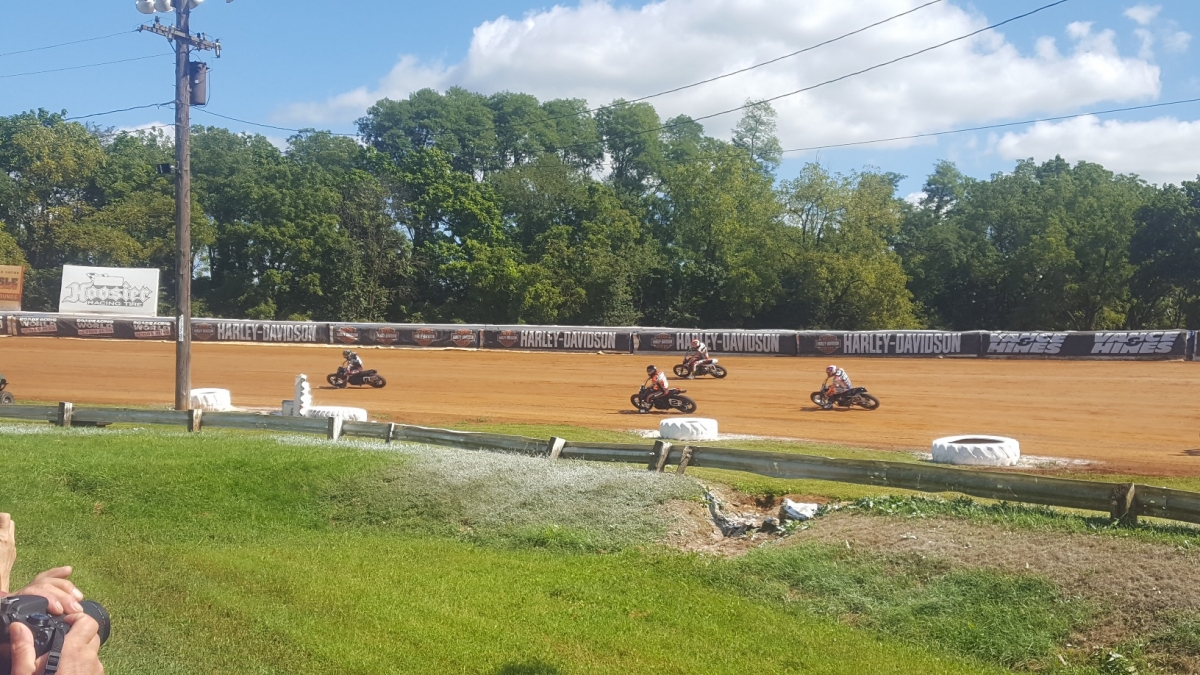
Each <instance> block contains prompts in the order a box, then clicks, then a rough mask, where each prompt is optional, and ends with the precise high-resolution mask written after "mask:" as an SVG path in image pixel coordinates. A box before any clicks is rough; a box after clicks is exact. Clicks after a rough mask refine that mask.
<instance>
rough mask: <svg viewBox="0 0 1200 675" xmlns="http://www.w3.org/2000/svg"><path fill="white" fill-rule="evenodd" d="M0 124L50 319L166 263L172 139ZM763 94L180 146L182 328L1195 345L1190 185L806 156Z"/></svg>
mask: <svg viewBox="0 0 1200 675" xmlns="http://www.w3.org/2000/svg"><path fill="white" fill-rule="evenodd" d="M64 117H65V113H49V112H46V111H44V110H43V111H35V112H29V113H23V114H18V115H13V116H9V117H0V264H18V265H24V266H26V268H27V283H26V291H25V300H24V305H25V308H26V309H28V310H44V311H54V310H55V309H56V308H57V301H58V298H57V294H58V287H59V283H60V279H61V266H62V265H63V264H81V265H99V266H113V267H157V268H159V269H161V270H162V271H163V275H162V278H163V280H164V291H165V292H164V293H163V295H162V300H161V305H162V306H161V308H160V313H162V314H164V315H171V314H174V307H172V305H171V303H172V302H173V298H174V287H173V284H174V254H173V251H174V188H173V180H172V177H171V176H163V175H159V173H158V172H157V171H156V166H157V165H160V164H164V163H170V162H171V161H172V155H173V148H172V145H171V140H170V138H169V137H168V136H167V135H166V134H164V133H163V132H161V131H153V130H150V131H116V130H112V129H104V128H100V127H95V126H85V125H82V124H78V123H75V122H69V121H66V120H65V119H64ZM775 122H776V118H775V112H774V111H773V110H772V109H771V107H770V105H769V104H766V103H761V104H756V105H753V106H751V107H749V108H747V110H746V112H745V114H744V116H743V117H742V119H741V120H740V121H739V122H738V124H737V126H736V128H735V129H734V133H733V135H732V138H731V140H730V141H724V140H720V139H717V138H713V137H711V136H707V135H705V133H704V129H703V127H702V126H701V125H700V124H699V123H697V122H695V121H693V120H691V119H690V118H688V117H686V116H680V117H675V118H672V119H669V120H662V119H661V118H660V116H659V115H658V113H657V112H656V111H655V109H654V108H653V106H651V105H650V104H648V103H644V102H641V103H628V102H624V101H620V100H618V101H616V102H614V103H612V104H611V105H608V106H604V107H601V108H599V109H596V110H589V108H588V104H587V102H586V101H582V100H575V99H559V100H550V101H539V100H538V99H537V98H535V97H533V96H531V95H528V94H518V93H508V92H505V93H500V94H494V95H491V96H485V95H482V94H477V93H473V92H469V91H466V90H463V89H450V90H448V91H446V92H444V93H440V92H436V91H433V90H422V91H418V92H416V93H414V94H412V95H411V96H409V97H408V98H406V99H404V100H389V99H385V100H381V101H379V102H378V103H376V104H375V105H374V106H373V107H371V109H370V110H369V111H368V112H367V114H366V115H365V116H364V117H363V118H362V119H361V120H359V123H358V130H359V134H358V136H357V137H346V136H338V135H334V134H330V133H328V132H321V131H305V132H302V133H299V134H296V135H295V136H293V137H291V138H290V139H288V141H287V143H286V147H284V148H282V149H281V148H279V147H276V145H274V144H272V143H271V142H270V141H269V140H268V139H267V138H265V137H263V136H261V135H252V134H237V133H232V132H230V131H228V130H226V129H222V128H218V127H200V126H197V127H195V128H194V129H193V134H194V135H193V137H192V149H193V155H192V170H193V176H194V179H193V180H194V183H193V204H192V232H193V247H194V251H193V253H194V258H195V262H196V278H195V280H194V282H193V293H194V306H193V312H194V314H195V315H197V316H217V317H228V318H254V319H293V320H347V321H390V322H446V323H450V322H468V323H484V322H487V323H530V324H535V323H543V324H546V323H557V324H575V325H670V326H680V327H705V328H721V327H742V328H831V329H846V330H856V329H877V328H923V327H928V328H946V329H958V330H966V329H1044V330H1060V329H1075V330H1099V329H1108V328H1173V327H1188V328H1200V180H1198V181H1197V182H1184V183H1183V184H1182V185H1180V186H1175V185H1165V186H1155V185H1150V184H1148V183H1146V182H1145V181H1143V180H1141V179H1139V178H1137V177H1136V176H1128V175H1118V174H1114V173H1113V172H1111V171H1108V170H1106V169H1105V168H1104V167H1102V166H1100V165H1097V164H1091V163H1087V162H1080V163H1077V164H1074V165H1072V164H1070V163H1068V162H1067V161H1065V160H1063V159H1061V158H1056V159H1054V160H1051V161H1048V162H1045V163H1042V164H1038V163H1035V162H1033V161H1032V160H1028V161H1021V162H1018V163H1017V165H1016V167H1015V168H1014V169H1013V171H1011V172H1005V173H998V174H996V175H994V176H992V177H990V178H988V179H986V180H978V179H973V178H970V177H967V176H964V175H963V174H962V173H961V172H959V171H958V169H957V168H955V166H954V165H953V164H951V163H949V162H942V163H940V164H938V165H937V166H936V168H935V169H934V171H933V172H932V173H931V175H930V176H929V177H928V179H927V180H926V182H925V186H924V190H923V192H922V193H921V195H920V196H919V199H914V200H911V201H910V200H906V199H904V198H902V196H901V195H898V194H897V185H898V183H899V181H900V180H902V178H903V177H902V176H899V175H897V174H894V173H888V172H884V171H881V170H878V169H874V168H865V169H863V170H862V171H857V172H852V173H850V174H848V175H842V174H838V173H832V172H830V171H828V170H827V169H826V168H824V167H822V166H820V165H819V164H808V165H806V166H805V167H804V168H803V170H802V171H801V172H800V173H799V175H798V176H797V177H795V178H793V179H790V180H777V178H776V176H775V174H776V171H777V169H778V166H779V163H780V160H781V154H782V153H781V151H780V145H779V141H778V140H777V138H776V136H775Z"/></svg>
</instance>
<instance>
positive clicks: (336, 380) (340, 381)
mask: <svg viewBox="0 0 1200 675" xmlns="http://www.w3.org/2000/svg"><path fill="white" fill-rule="evenodd" d="M325 379H326V380H329V384H331V385H333V386H334V387H336V388H338V389H345V388H346V385H347V384H349V383H348V382H346V378H344V377H342V376H340V375H338V374H337V373H334V374H332V375H330V376H329V377H327V378H325Z"/></svg>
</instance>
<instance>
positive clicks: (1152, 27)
mask: <svg viewBox="0 0 1200 675" xmlns="http://www.w3.org/2000/svg"><path fill="white" fill-rule="evenodd" d="M1161 11H1162V6H1161V5H1154V6H1150V5H1135V6H1133V7H1130V8H1129V9H1127V10H1125V16H1127V17H1129V18H1130V19H1132V20H1133V21H1134V23H1136V24H1138V25H1139V26H1141V28H1137V29H1135V30H1134V31H1133V34H1134V35H1136V36H1137V38H1138V40H1140V41H1141V43H1142V47H1141V49H1140V50H1139V51H1138V58H1140V59H1143V60H1150V59H1153V58H1154V45H1155V44H1156V43H1158V42H1161V43H1162V44H1163V46H1164V47H1166V49H1167V51H1168V52H1171V53H1173V54H1181V53H1183V52H1186V51H1187V49H1188V45H1189V44H1191V42H1192V36H1191V34H1190V33H1188V32H1187V31H1183V30H1180V29H1179V24H1178V23H1177V22H1175V21H1173V20H1171V19H1160V18H1159V13H1160V12H1161Z"/></svg>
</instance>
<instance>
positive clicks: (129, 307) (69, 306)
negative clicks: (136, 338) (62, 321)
mask: <svg viewBox="0 0 1200 675" xmlns="http://www.w3.org/2000/svg"><path fill="white" fill-rule="evenodd" d="M58 311H59V312H60V313H62V314H107V315H110V316H158V270H157V269H133V268H124V267H79V266H76V265H63V275H62V289H61V291H60V293H59V298H58Z"/></svg>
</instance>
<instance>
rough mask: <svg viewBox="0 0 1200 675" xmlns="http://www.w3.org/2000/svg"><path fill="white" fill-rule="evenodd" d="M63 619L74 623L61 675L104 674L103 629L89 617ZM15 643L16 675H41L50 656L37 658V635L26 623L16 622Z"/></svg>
mask: <svg viewBox="0 0 1200 675" xmlns="http://www.w3.org/2000/svg"><path fill="white" fill-rule="evenodd" d="M63 620H64V621H66V622H67V623H69V624H71V632H69V633H67V637H66V639H65V640H63V648H62V657H61V658H60V659H59V661H58V675H104V665H103V664H102V663H100V626H99V625H98V624H97V623H96V620H95V619H93V618H92V617H90V616H88V615H87V614H83V613H79V614H69V615H67V616H65V617H63ZM8 638H9V641H10V642H11V643H12V675H41V673H42V672H43V671H44V670H45V668H46V658H47V656H46V655H43V656H42V657H41V658H38V657H37V652H36V651H35V649H34V644H33V633H31V632H29V629H28V628H26V627H25V624H22V623H14V624H13V625H11V626H9V628H8Z"/></svg>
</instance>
